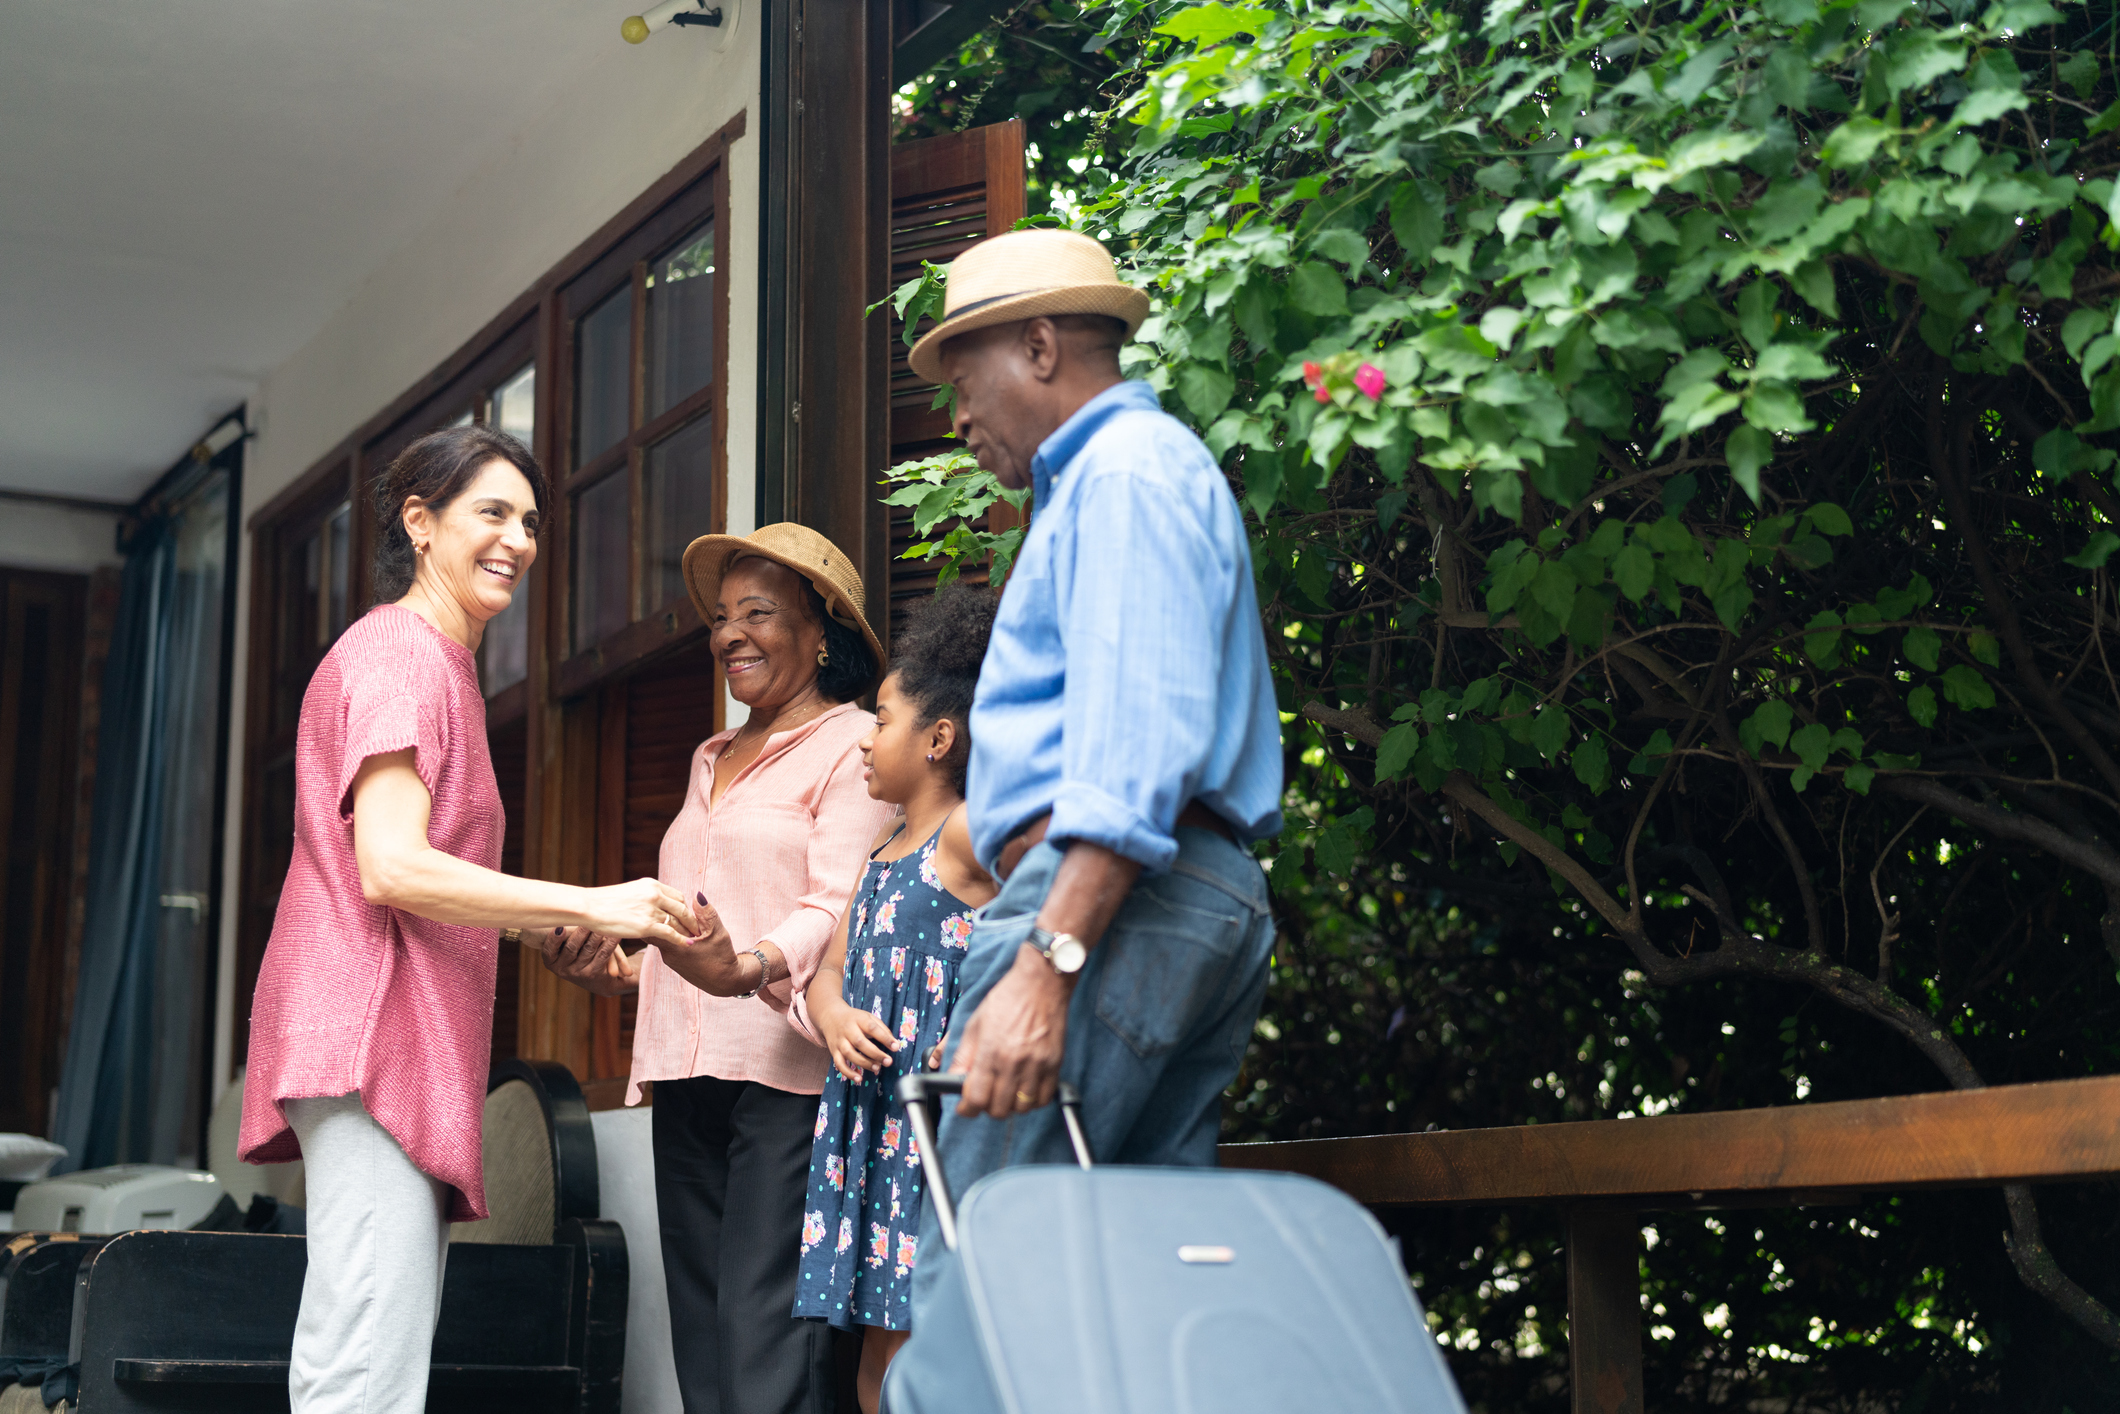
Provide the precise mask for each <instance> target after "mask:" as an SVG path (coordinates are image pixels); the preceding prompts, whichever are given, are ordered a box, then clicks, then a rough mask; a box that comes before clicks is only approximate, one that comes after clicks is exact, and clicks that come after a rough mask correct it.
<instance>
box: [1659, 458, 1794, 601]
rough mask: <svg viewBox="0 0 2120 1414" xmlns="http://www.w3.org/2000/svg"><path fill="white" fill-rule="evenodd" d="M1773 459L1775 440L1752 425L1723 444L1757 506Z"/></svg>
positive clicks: (1734, 472)
mask: <svg viewBox="0 0 2120 1414" xmlns="http://www.w3.org/2000/svg"><path fill="white" fill-rule="evenodd" d="M1773 459H1774V439H1773V438H1772V437H1770V436H1768V435H1767V434H1766V433H1764V432H1762V431H1760V430H1759V429H1758V428H1757V427H1754V426H1752V425H1751V424H1750V423H1746V424H1745V425H1744V426H1742V427H1740V428H1738V429H1737V430H1736V431H1735V432H1732V433H1731V434H1730V439H1729V440H1728V441H1727V442H1725V443H1724V444H1723V460H1724V461H1726V462H1728V463H1729V464H1730V475H1731V476H1732V477H1733V478H1735V479H1736V481H1737V484H1738V485H1739V486H1740V487H1742V488H1744V493H1745V494H1746V495H1747V496H1750V497H1751V498H1752V504H1753V505H1755V506H1756V505H1758V504H1759V473H1760V471H1761V470H1762V469H1763V468H1764V467H1765V466H1766V464H1767V463H1768V462H1770V461H1772V460H1773ZM1630 597H1633V598H1639V597H1640V596H1639V595H1633V596H1630Z"/></svg>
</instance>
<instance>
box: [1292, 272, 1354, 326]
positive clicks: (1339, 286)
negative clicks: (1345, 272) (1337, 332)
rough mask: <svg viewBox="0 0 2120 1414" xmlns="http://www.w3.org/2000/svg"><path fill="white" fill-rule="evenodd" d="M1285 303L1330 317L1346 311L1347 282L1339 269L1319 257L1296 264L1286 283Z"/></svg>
mask: <svg viewBox="0 0 2120 1414" xmlns="http://www.w3.org/2000/svg"><path fill="white" fill-rule="evenodd" d="M1288 298H1289V303H1291V304H1293V305H1294V306H1295V307H1296V308H1297V309H1300V310H1302V311H1303V312H1304V313H1305V314H1316V315H1321V316H1327V317H1329V316H1332V315H1337V314H1345V313H1346V312H1347V285H1346V282H1345V281H1343V280H1341V279H1340V272H1339V271H1337V270H1335V269H1333V268H1332V267H1331V266H1330V265H1327V264H1326V263H1325V262H1324V261H1322V260H1309V261H1305V262H1304V263H1303V264H1301V265H1299V266H1297V267H1296V273H1295V276H1294V278H1293V279H1291V280H1290V281H1289V284H1288Z"/></svg>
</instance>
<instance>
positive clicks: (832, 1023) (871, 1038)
mask: <svg viewBox="0 0 2120 1414" xmlns="http://www.w3.org/2000/svg"><path fill="white" fill-rule="evenodd" d="M810 1020H811V1023H812V1024H813V1025H815V1026H816V1027H817V1029H818V1031H820V1032H821V1033H823V1035H824V1045H825V1049H826V1050H828V1051H830V1052H831V1053H832V1065H833V1068H834V1069H836V1070H837V1071H838V1072H839V1073H840V1074H841V1075H843V1076H845V1077H846V1078H847V1079H848V1080H850V1081H852V1082H853V1083H855V1084H857V1085H858V1084H860V1083H861V1082H862V1081H863V1080H866V1079H867V1078H868V1074H869V1072H870V1071H872V1070H874V1071H881V1070H882V1069H883V1068H884V1067H885V1066H887V1065H889V1064H890V1063H891V1057H892V1055H893V1054H894V1053H895V1052H896V1051H897V1050H898V1045H899V1042H898V1038H897V1037H896V1036H893V1035H892V1034H891V1028H890V1027H888V1026H886V1025H884V1024H883V1022H882V1020H881V1019H880V1018H879V1017H878V1016H877V1015H876V1013H875V1012H873V1011H864V1010H863V1009H862V1008H860V1007H857V1006H849V1005H848V1004H847V1003H845V1002H841V1003H840V1004H839V1005H838V1006H836V1007H833V1008H831V1009H830V1010H829V1011H828V1012H827V1013H826V1014H825V1015H824V1016H823V1017H819V1016H817V1015H816V1013H815V1012H814V1011H813V1012H812V1013H811V1016H810Z"/></svg>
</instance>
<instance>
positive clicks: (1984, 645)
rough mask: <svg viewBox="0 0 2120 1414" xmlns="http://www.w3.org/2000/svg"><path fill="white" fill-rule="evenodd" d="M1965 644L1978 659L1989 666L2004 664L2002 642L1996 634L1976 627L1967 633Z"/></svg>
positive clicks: (1994, 666)
mask: <svg viewBox="0 0 2120 1414" xmlns="http://www.w3.org/2000/svg"><path fill="white" fill-rule="evenodd" d="M1965 646H1966V648H1967V650H1968V651H1969V652H1971V653H1972V655H1973V656H1974V657H1975V658H1976V659H1978V660H1979V661H1981V662H1983V663H1985V664H1987V665H1988V666H1989V667H1991V668H1999V667H2001V666H2002V644H2001V642H2000V641H1999V640H1998V639H1997V638H1996V637H1995V635H1994V634H1992V633H1983V632H1981V631H1980V630H1978V629H1975V630H1974V631H1973V632H1971V633H1969V634H1967V635H1966V640H1965Z"/></svg>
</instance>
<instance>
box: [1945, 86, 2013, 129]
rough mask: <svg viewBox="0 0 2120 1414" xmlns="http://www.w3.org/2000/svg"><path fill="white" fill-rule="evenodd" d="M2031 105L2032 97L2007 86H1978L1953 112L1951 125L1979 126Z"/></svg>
mask: <svg viewBox="0 0 2120 1414" xmlns="http://www.w3.org/2000/svg"><path fill="white" fill-rule="evenodd" d="M2031 106H2032V100H2031V99H2029V98H2026V97H2025V96H2024V95H2023V94H2021V93H2012V92H2011V91H2010V90H2008V89H2006V88H1976V89H1974V90H1973V91H1972V92H1971V93H1969V94H1967V95H1966V97H1965V100H1964V101H1963V102H1961V103H1960V104H1959V105H1958V107H1957V108H1956V109H1955V110H1954V111H1953V112H1952V113H1951V126H1952V127H1954V128H1977V127H1979V126H1980V125H1981V124H1982V123H1992V122H1994V121H1995V120H1996V119H1997V118H1999V117H2001V116H2002V115H2003V114H2005V113H2014V112H2016V111H2017V110H2018V109H2020V108H2029V107H2031Z"/></svg>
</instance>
